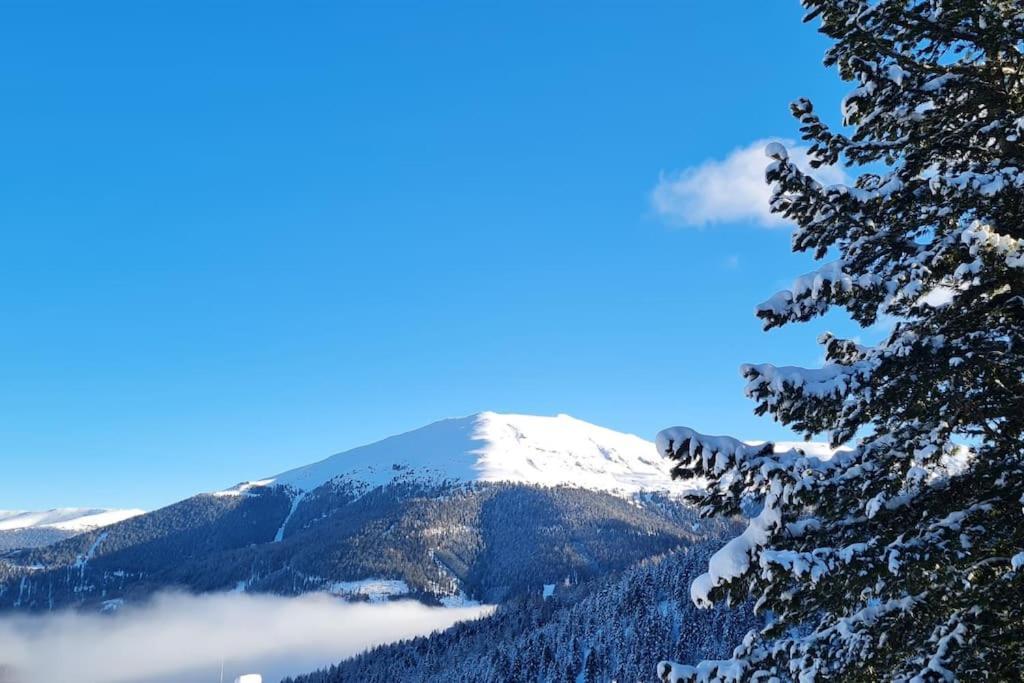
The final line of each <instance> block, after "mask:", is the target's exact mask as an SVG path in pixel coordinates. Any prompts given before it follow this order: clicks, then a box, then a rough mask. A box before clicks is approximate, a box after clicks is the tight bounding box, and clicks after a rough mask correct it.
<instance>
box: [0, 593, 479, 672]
mask: <svg viewBox="0 0 1024 683" xmlns="http://www.w3.org/2000/svg"><path fill="white" fill-rule="evenodd" d="M489 611H490V608H489V607H466V608H442V607H427V606H425V605H422V604H420V603H417V602H412V601H402V602H392V603H385V604H379V605H372V604H364V603H345V602H343V601H341V600H340V599H338V598H334V597H331V596H328V595H325V594H310V595H303V596H299V597H294V598H283V597H277V596H270V595H246V594H215V595H203V596H195V595H185V594H179V593H171V594H161V595H158V596H156V597H155V598H154V599H153V600H151V601H149V602H148V603H146V604H145V605H142V606H138V607H133V606H127V607H124V608H122V609H121V611H120V612H118V613H117V614H115V615H101V614H95V613H91V614H81V613H76V612H70V611H67V612H59V613H55V614H46V615H14V616H9V617H4V618H3V619H0V643H2V647H0V680H2V681H4V682H5V683H7V681H11V682H13V683H53V682H54V681H75V683H155V682H156V681H159V682H160V683H194V682H195V681H200V680H209V681H217V680H219V675H220V667H221V662H222V661H223V662H224V679H225V680H228V681H230V680H234V677H235V676H237V675H239V674H242V673H262V674H263V675H264V680H278V679H279V678H280V677H281V676H283V675H288V674H296V673H302V672H305V671H309V670H310V669H313V668H317V667H322V666H325V665H327V664H330V663H333V662H336V661H338V660H341V659H344V658H345V657H349V656H352V655H355V654H357V653H359V652H362V651H363V650H366V649H368V648H370V647H373V646H375V645H378V644H381V643H387V642H393V641H396V640H401V639H403V638H411V637H413V636H417V635H424V634H428V633H431V632H433V631H435V630H439V629H444V628H447V627H449V626H451V625H452V624H454V623H455V622H457V621H461V620H465V619H473V618H476V617H478V616H481V615H484V614H487V613H489ZM275 676H276V678H275Z"/></svg>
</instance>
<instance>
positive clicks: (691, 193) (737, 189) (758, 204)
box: [651, 140, 847, 227]
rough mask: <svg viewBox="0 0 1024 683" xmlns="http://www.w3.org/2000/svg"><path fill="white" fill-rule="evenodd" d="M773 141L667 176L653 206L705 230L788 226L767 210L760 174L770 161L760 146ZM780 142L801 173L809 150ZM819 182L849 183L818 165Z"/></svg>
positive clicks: (669, 217)
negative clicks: (730, 226)
mask: <svg viewBox="0 0 1024 683" xmlns="http://www.w3.org/2000/svg"><path fill="white" fill-rule="evenodd" d="M769 142H773V140H757V141H755V142H753V143H751V144H750V145H747V146H746V147H741V148H738V149H735V150H733V151H732V152H731V153H730V154H729V155H728V156H727V157H725V158H724V159H709V160H707V161H704V162H703V163H701V164H699V165H697V166H691V167H689V168H685V169H683V170H681V171H678V172H675V173H670V174H665V175H663V176H662V177H661V180H660V181H659V182H658V185H657V186H656V187H655V188H654V190H653V191H652V192H651V204H652V205H653V207H654V210H655V211H656V212H657V213H658V215H660V216H662V217H663V218H666V219H667V220H669V221H671V222H672V223H676V224H679V225H684V226H705V225H710V224H713V223H744V222H749V223H754V224H756V225H760V226H764V227H779V226H784V225H785V224H786V223H785V221H784V220H783V219H781V218H779V217H778V216H775V215H773V214H772V213H770V212H769V211H768V200H769V196H770V193H769V188H768V184H767V183H765V180H764V170H765V167H766V166H767V165H768V164H769V162H770V160H769V159H768V158H767V157H766V156H765V154H764V147H765V145H767V144H768V143H769ZM777 142H782V143H783V144H784V145H785V146H786V148H787V150H788V151H789V156H790V159H792V160H793V161H794V162H796V164H797V166H799V167H800V168H802V169H804V170H810V167H809V165H808V164H807V147H804V146H800V145H795V144H794V143H793V141H792V140H777ZM813 175H814V177H815V178H816V179H817V180H819V181H820V182H822V183H825V184H826V185H828V184H834V183H841V182H845V181H846V180H847V178H846V174H845V173H843V171H842V169H839V168H836V167H822V168H819V169H814V170H813Z"/></svg>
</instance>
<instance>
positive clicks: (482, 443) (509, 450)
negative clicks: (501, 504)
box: [220, 412, 692, 495]
mask: <svg viewBox="0 0 1024 683" xmlns="http://www.w3.org/2000/svg"><path fill="white" fill-rule="evenodd" d="M335 479H345V480H350V481H355V482H361V483H364V484H369V485H372V486H380V485H384V484H387V483H390V482H392V481H395V480H396V479H403V480H405V479H416V480H424V481H439V482H440V481H456V482H459V481H463V482H474V481H475V482H513V483H521V484H533V485H537V486H559V485H569V486H578V487H582V488H588V489H594V490H600V491H608V492H612V493H618V494H622V495H632V494H635V493H639V492H644V491H670V492H679V491H682V490H684V489H686V488H688V487H691V486H692V484H685V483H684V482H676V481H672V479H671V477H670V476H669V472H668V467H666V463H665V460H664V459H663V458H661V457H660V456H659V455H658V452H657V450H656V449H655V446H654V444H653V443H652V442H650V441H647V440H645V439H641V438H640V437H638V436H634V435H632V434H623V433H621V432H616V431H613V430H611V429H606V428H604V427H599V426H597V425H594V424H590V423H589V422H584V421H583V420H578V419H576V418H574V417H570V416H568V415H557V416H555V417H541V416H536V415H514V414H501V413H492V412H484V413H477V414H475V415H470V416H468V417H460V418H451V419H447V420H441V421H439V422H434V423H433V424H429V425H427V426H425V427H421V428H419V429H416V430H413V431H411V432H406V433H404V434H399V435H397V436H392V437H390V438H387V439H384V440H382V441H378V442H376V443H372V444H369V445H367V446H360V447H358V448H353V449H352V450H349V451H345V452H343V453H339V454H337V455H333V456H331V457H329V458H327V459H325V460H321V461H320V462H316V463H313V464H311V465H306V466H304V467H299V468H297V469H293V470H289V471H287V472H283V473H281V474H278V475H276V476H273V477H268V478H266V479H261V480H258V481H252V482H246V483H243V484H239V485H238V486H235V487H233V488H231V489H228V490H227V491H222V492H220V495H233V494H239V493H242V492H244V491H246V490H247V489H249V488H251V487H253V486H273V485H278V486H290V487H292V488H293V489H296V490H298V491H303V492H305V491H311V490H313V489H315V488H317V487H318V486H320V485H322V484H324V483H326V482H328V481H332V480H335Z"/></svg>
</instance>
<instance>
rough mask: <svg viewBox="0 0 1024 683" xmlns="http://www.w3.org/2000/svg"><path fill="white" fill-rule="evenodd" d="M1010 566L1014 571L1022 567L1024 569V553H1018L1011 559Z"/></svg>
mask: <svg viewBox="0 0 1024 683" xmlns="http://www.w3.org/2000/svg"><path fill="white" fill-rule="evenodd" d="M1010 566H1011V567H1013V571H1017V570H1018V569H1020V568H1021V567H1024V553H1017V554H1016V555H1014V556H1013V557H1011V558H1010Z"/></svg>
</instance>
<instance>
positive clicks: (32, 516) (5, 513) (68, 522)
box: [0, 508, 146, 531]
mask: <svg viewBox="0 0 1024 683" xmlns="http://www.w3.org/2000/svg"><path fill="white" fill-rule="evenodd" d="M145 512H146V511H145V510H137V509H129V510H117V509H112V508H53V509H52V510H40V511H35V512H29V511H25V510H0V531H10V530H12V529H26V528H29V527H37V528H38V527H49V528H53V529H60V530H62V531H86V530H88V529H97V528H99V527H101V526H108V525H110V524H114V523H115V522H120V521H121V520H123V519H128V518H129V517H135V516H136V515H141V514H145Z"/></svg>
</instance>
